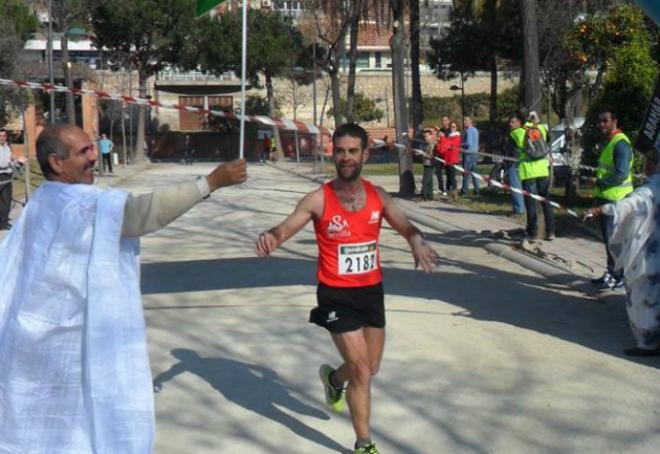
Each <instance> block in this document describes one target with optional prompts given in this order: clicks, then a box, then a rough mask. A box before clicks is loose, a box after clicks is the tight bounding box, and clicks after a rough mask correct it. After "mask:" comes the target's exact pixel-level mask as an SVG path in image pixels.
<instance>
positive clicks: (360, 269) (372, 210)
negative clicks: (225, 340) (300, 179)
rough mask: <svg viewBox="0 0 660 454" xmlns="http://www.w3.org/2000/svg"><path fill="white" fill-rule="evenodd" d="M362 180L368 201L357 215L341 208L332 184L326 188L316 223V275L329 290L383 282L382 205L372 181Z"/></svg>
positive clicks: (328, 184)
mask: <svg viewBox="0 0 660 454" xmlns="http://www.w3.org/2000/svg"><path fill="white" fill-rule="evenodd" d="M361 181H362V184H363V185H364V189H365V192H366V199H367V200H366V202H365V204H364V207H363V208H362V209H360V210H359V211H355V212H353V211H349V210H347V209H345V208H344V207H343V206H342V204H341V201H340V200H339V198H338V197H337V195H336V194H335V191H334V190H333V189H332V186H331V183H325V184H324V185H323V200H324V203H323V215H322V216H321V219H319V220H317V221H315V222H314V231H315V232H316V241H317V244H318V246H319V259H318V271H317V276H318V280H319V282H321V283H322V284H325V285H328V286H330V287H367V286H371V285H376V284H379V283H380V282H381V281H382V280H383V274H382V272H381V269H380V250H379V244H378V239H379V236H380V224H381V220H382V217H383V202H382V200H381V199H380V194H378V192H377V191H376V188H374V186H373V185H372V184H371V183H370V182H368V181H367V180H364V179H363V180H361Z"/></svg>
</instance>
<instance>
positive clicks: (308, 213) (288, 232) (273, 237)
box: [256, 189, 323, 257]
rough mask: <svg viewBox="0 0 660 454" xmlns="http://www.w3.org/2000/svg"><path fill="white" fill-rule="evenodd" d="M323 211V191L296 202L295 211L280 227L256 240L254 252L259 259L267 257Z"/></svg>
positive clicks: (319, 190) (311, 193) (262, 234)
mask: <svg viewBox="0 0 660 454" xmlns="http://www.w3.org/2000/svg"><path fill="white" fill-rule="evenodd" d="M322 211H323V190H322V189H317V190H316V191H312V192H310V193H309V194H307V195H306V196H305V197H303V198H302V200H300V202H298V205H297V206H296V209H295V210H293V213H291V214H290V215H289V216H288V217H287V218H286V219H285V220H284V222H282V223H281V224H280V225H278V226H276V227H273V228H271V229H268V230H266V231H265V232H263V233H261V234H260V235H259V238H257V245H256V251H257V255H258V256H259V257H268V256H270V254H272V253H273V251H274V250H275V249H277V248H278V247H280V245H281V244H282V243H284V242H285V241H286V240H288V239H289V238H291V237H292V236H293V235H295V234H296V233H298V231H299V230H300V229H302V228H303V227H305V225H306V224H307V223H308V222H309V221H311V220H312V219H313V217H314V216H317V217H320V215H321V213H322Z"/></svg>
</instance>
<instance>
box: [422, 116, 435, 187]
mask: <svg viewBox="0 0 660 454" xmlns="http://www.w3.org/2000/svg"><path fill="white" fill-rule="evenodd" d="M424 140H425V141H426V153H425V155H424V158H423V162H422V163H423V165H424V174H423V175H422V199H423V200H433V173H434V172H435V159H434V157H433V155H434V152H435V138H434V137H433V130H432V129H425V130H424Z"/></svg>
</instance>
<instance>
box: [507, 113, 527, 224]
mask: <svg viewBox="0 0 660 454" xmlns="http://www.w3.org/2000/svg"><path fill="white" fill-rule="evenodd" d="M509 129H510V132H509V140H508V141H507V144H506V149H505V150H506V151H505V154H506V156H508V157H512V158H515V161H505V165H506V168H507V176H508V177H509V186H511V187H512V188H517V189H521V190H522V183H521V182H520V174H519V171H518V159H519V158H520V153H521V152H522V151H523V150H524V148H525V130H524V129H523V127H522V120H521V118H520V115H518V114H514V115H512V116H511V117H510V118H509ZM511 203H512V205H513V213H514V214H524V213H525V200H524V199H523V196H522V194H519V193H516V192H513V191H512V192H511Z"/></svg>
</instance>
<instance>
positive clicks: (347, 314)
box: [309, 283, 385, 333]
mask: <svg viewBox="0 0 660 454" xmlns="http://www.w3.org/2000/svg"><path fill="white" fill-rule="evenodd" d="M316 299H317V302H318V306H317V307H315V308H314V309H312V311H311V312H310V314H309V321H310V322H311V323H316V324H317V325H319V326H322V327H323V328H325V329H327V330H328V331H330V332H331V333H346V332H349V331H355V330H358V329H360V328H362V327H365V326H368V327H373V328H384V327H385V304H384V295H383V284H382V283H381V284H376V285H372V286H369V287H351V288H340V287H329V286H327V285H325V284H321V283H319V286H318V288H317V289H316Z"/></svg>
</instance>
